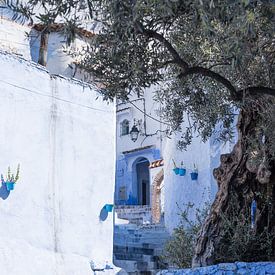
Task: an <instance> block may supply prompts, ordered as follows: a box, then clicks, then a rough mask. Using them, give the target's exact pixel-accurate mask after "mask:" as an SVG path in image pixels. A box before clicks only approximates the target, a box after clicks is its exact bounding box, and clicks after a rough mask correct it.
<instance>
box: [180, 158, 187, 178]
mask: <svg viewBox="0 0 275 275" xmlns="http://www.w3.org/2000/svg"><path fill="white" fill-rule="evenodd" d="M185 174H186V169H185V168H184V167H183V161H182V162H181V164H180V169H179V175H180V176H184V175H185Z"/></svg>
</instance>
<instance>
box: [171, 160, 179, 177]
mask: <svg viewBox="0 0 275 275" xmlns="http://www.w3.org/2000/svg"><path fill="white" fill-rule="evenodd" d="M172 161H173V164H174V169H173V171H174V173H175V174H176V175H178V174H179V170H180V169H179V168H178V167H177V165H176V163H175V161H174V160H173V159H172Z"/></svg>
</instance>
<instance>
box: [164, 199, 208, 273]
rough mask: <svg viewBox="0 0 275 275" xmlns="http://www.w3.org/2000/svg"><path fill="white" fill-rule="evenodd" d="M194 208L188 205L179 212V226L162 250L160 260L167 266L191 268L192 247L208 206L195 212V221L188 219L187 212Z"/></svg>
mask: <svg viewBox="0 0 275 275" xmlns="http://www.w3.org/2000/svg"><path fill="white" fill-rule="evenodd" d="M193 207H194V205H193V204H191V203H188V204H187V205H186V206H185V209H184V210H181V209H180V208H179V209H180V211H181V213H180V214H179V215H180V217H181V220H180V224H179V226H178V227H176V228H175V229H174V232H173V235H172V238H171V240H169V241H168V242H167V243H166V245H165V248H164V253H163V255H162V259H163V261H164V262H167V263H168V265H170V266H172V267H177V268H187V267H191V263H192V257H193V255H194V246H195V241H196V238H197V234H198V232H199V230H200V228H201V226H202V223H203V221H204V219H205V217H206V215H207V212H208V209H209V206H208V205H206V206H205V208H204V209H203V210H200V209H196V210H195V217H196V218H195V221H192V220H191V219H190V218H189V211H190V210H191V209H192V208H193Z"/></svg>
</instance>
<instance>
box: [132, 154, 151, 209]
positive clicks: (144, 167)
mask: <svg viewBox="0 0 275 275" xmlns="http://www.w3.org/2000/svg"><path fill="white" fill-rule="evenodd" d="M149 165H150V163H149V161H148V159H146V158H139V159H138V160H137V161H135V163H134V164H133V169H134V172H135V173H134V180H133V183H134V185H135V187H134V189H135V190H136V194H137V202H138V204H139V205H150V174H149Z"/></svg>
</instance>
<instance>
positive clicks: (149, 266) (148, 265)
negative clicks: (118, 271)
mask: <svg viewBox="0 0 275 275" xmlns="http://www.w3.org/2000/svg"><path fill="white" fill-rule="evenodd" d="M114 264H115V265H116V266H118V267H123V269H125V270H127V273H130V272H137V271H138V272H142V271H154V270H156V269H157V264H156V263H155V262H145V261H131V260H116V259H114Z"/></svg>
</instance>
